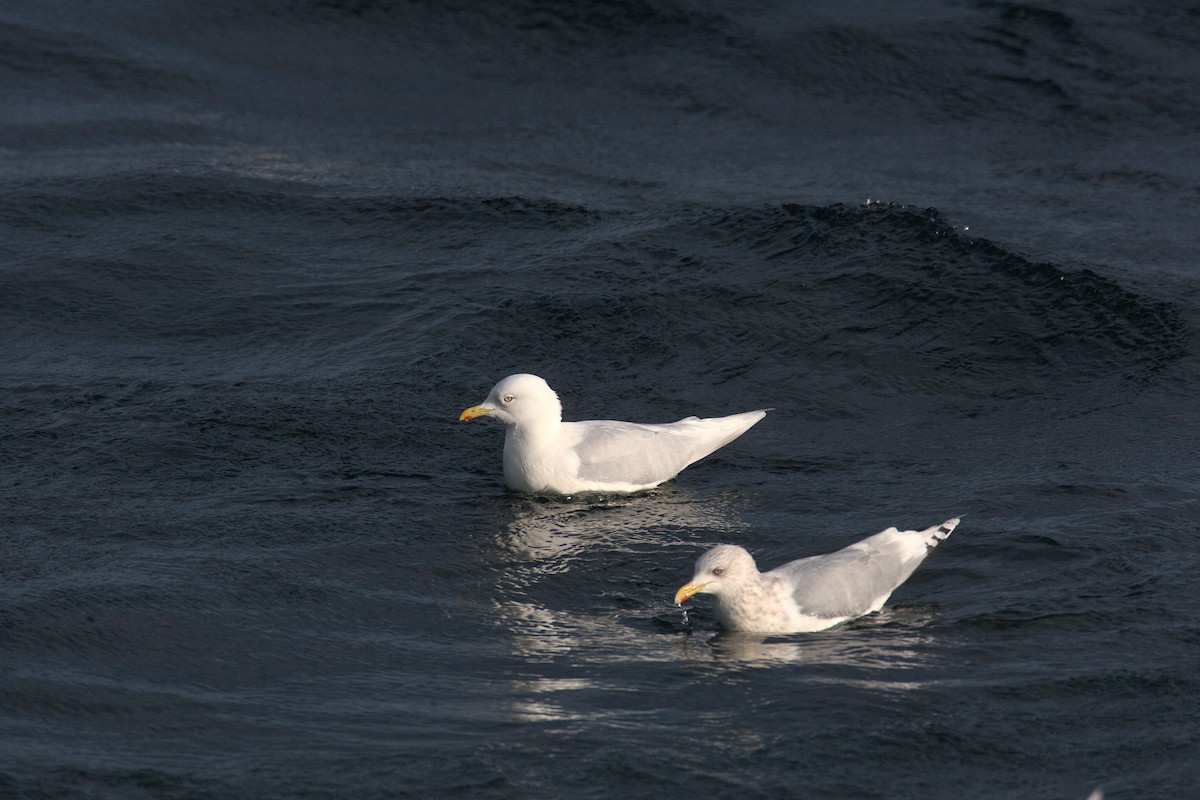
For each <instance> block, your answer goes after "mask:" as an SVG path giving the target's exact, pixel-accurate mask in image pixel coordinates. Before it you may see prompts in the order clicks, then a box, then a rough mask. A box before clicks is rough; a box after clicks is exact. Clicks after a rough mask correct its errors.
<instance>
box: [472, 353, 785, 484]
mask: <svg viewBox="0 0 1200 800" xmlns="http://www.w3.org/2000/svg"><path fill="white" fill-rule="evenodd" d="M766 413H767V412H766V410H761V411H747V412H745V413H743V414H732V415H730V416H728V417H714V418H711V419H700V418H698V417H687V418H686V419H681V420H679V421H678V422H670V423H664V424H657V425H649V424H642V423H638V422H618V421H616V420H607V419H589V420H582V421H579V422H563V418H562V404H561V403H560V402H559V400H558V395H557V394H555V392H554V390H553V389H551V388H550V386H549V384H547V383H546V381H544V380H542V379H541V378H539V377H538V376H537V375H528V374H523V373H522V374H517V375H509V376H508V377H507V378H505V379H504V380H502V381H500V382H499V383H497V384H496V386H495V387H494V388H493V389H492V392H491V394H489V395H488V397H487V399H486V400H484V401H483V402H482V403H480V404H479V405H477V406H471V407H470V408H468V409H466V410H465V411H463V412H462V414H460V415H459V417H458V418H459V420H460V421H466V420H471V419H475V418H476V417H482V416H490V417H494V418H496V419H498V420H499V421H500V422H503V423H504V426H505V428H506V429H507V430H506V431H505V434H504V482H505V483H506V484H507V485H508V488H510V489H512V490H514V491H518V492H530V493H539V494H574V493H575V492H638V491H642V490H643V489H652V488H654V487H655V486H658V485H659V484H660V483H662V482H664V481H668V480H670V479H671V478H674V477H675V476H676V475H678V474H679V473H680V472H681V471H683V469H684V467H687V466H688V465H689V464H692V463H694V462H696V461H699V460H700V459H702V458H704V457H705V456H706V455H708V454H709V453H711V452H713V451H714V450H716V449H717V448H719V447H723V446H724V445H726V444H729V443H730V442H732V441H733V440H734V439H736V438H737V437H739V436H741V435H742V434H743V433H745V432H746V431H747V430H749V428H750V426H752V425H753V424H754V423H756V422H758V421H759V420H760V419H762V418H763V417H764V416H766Z"/></svg>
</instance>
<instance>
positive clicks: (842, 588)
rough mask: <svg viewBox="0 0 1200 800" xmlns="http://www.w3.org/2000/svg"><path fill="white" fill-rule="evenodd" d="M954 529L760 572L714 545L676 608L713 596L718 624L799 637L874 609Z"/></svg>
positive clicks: (736, 550) (876, 539)
mask: <svg viewBox="0 0 1200 800" xmlns="http://www.w3.org/2000/svg"><path fill="white" fill-rule="evenodd" d="M957 525H958V519H957V518H955V519H951V520H947V521H945V522H943V523H942V524H941V525H935V526H933V527H932V528H927V529H925V530H923V531H899V530H896V529H895V528H888V529H887V530H886V531H883V532H881V533H877V534H875V535H874V536H868V537H867V538H866V539H863V540H862V541H861V542H855V543H854V544H852V545H850V546H849V547H845V548H843V549H841V550H838V551H837V552H835V553H829V554H827V555H822V556H811V557H809V558H801V559H799V560H797V561H791V562H788V563H787V564H784V565H783V566H781V567H776V568H775V569H773V570H771V571H770V572H759V571H758V567H757V566H756V565H755V563H754V558H753V557H752V556H751V555H750V554H749V553H748V552H746V550H745V548H742V547H738V546H737V545H732V544H719V545H717V546H716V547H714V548H712V549H711V550H709V551H708V552H706V553H705V554H704V555H702V556H700V558H699V559H698V560H697V561H696V571H695V574H694V576H693V577H692V580H691V581H689V582H688V583H686V584H684V585H683V586H681V587H680V589H679V591H678V592H676V593H675V603H676V604H680V603H682V602H683V601H684V600H687V599H688V598H689V597H691V596H692V595H695V594H699V593H704V594H711V595H712V596H713V601H714V609H715V611H716V614H717V619H718V620H719V621H720V623H721V625H722V626H724V627H725V628H727V629H728V630H731V631H753V632H756V633H802V632H807V631H820V630H824V629H825V628H831V627H833V626H834V625H837V624H838V623H840V622H845V621H846V620H851V619H854V618H855V617H861V616H863V615H864V614H870V613H872V612H874V611H878V610H879V609H880V608H882V607H883V604H884V603H886V602H887V599H888V598H889V597H891V596H892V592H894V591H895V590H896V587H898V586H899V585H900V584H902V583H904V582H905V581H906V580H908V577H909V576H910V575H912V574H913V572H914V571H915V570H916V568H917V567H919V566H920V565H921V562H922V561H924V560H925V557H926V556H927V555H929V553H931V552H932V551H933V549H934V548H935V547H937V546H938V545H939V544H941V543H942V542H943V541H945V539H946V537H947V536H949V535H950V532H951V531H953V530H954V528H955V526H957Z"/></svg>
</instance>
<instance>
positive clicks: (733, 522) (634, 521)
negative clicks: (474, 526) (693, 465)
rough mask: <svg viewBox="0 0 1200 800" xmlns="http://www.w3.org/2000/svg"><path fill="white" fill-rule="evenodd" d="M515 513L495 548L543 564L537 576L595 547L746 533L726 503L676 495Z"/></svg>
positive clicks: (518, 506)
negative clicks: (703, 533)
mask: <svg viewBox="0 0 1200 800" xmlns="http://www.w3.org/2000/svg"><path fill="white" fill-rule="evenodd" d="M513 511H514V518H513V520H512V521H511V522H510V523H508V525H506V526H505V527H504V530H503V531H502V532H501V533H500V535H499V544H500V545H501V546H502V547H503V548H504V549H506V550H507V551H509V552H510V553H512V554H514V555H518V556H522V557H525V558H528V559H532V560H536V561H540V562H546V563H543V564H542V565H541V566H540V567H539V571H540V572H554V571H556V570H555V564H554V563H553V562H559V563H558V565H557V566H558V568H562V566H563V564H564V563H565V562H566V561H569V560H570V559H571V558H572V557H574V556H577V555H579V554H581V553H582V552H584V551H587V550H589V549H592V548H596V547H604V548H609V549H611V548H619V547H622V546H629V545H636V544H639V543H644V542H647V541H654V542H657V543H661V544H679V543H680V540H681V538H683V537H686V536H687V535H689V534H691V533H693V532H695V531H697V530H704V531H712V532H714V533H730V532H733V533H735V535H737V534H740V532H742V531H744V530H746V528H747V526H746V524H745V523H744V522H742V521H741V519H740V518H739V516H738V515H737V513H736V512H735V510H734V509H733V508H732V506H731V503H730V501H728V500H725V499H723V498H711V497H709V498H704V499H699V498H696V497H694V496H692V495H691V494H689V493H687V492H684V491H681V490H678V489H673V490H664V491H659V492H652V493H646V494H638V495H632V496H620V495H594V496H592V497H589V498H586V499H581V500H571V499H565V500H549V499H539V498H522V499H521V500H518V501H516V502H514V504H513Z"/></svg>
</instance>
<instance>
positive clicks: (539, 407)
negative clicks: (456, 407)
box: [458, 373, 562, 427]
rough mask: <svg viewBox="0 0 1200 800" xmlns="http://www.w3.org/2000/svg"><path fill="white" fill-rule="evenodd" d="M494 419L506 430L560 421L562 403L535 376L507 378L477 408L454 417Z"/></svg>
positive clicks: (461, 418)
mask: <svg viewBox="0 0 1200 800" xmlns="http://www.w3.org/2000/svg"><path fill="white" fill-rule="evenodd" d="M483 416H489V417H495V418H496V419H498V420H500V421H501V422H503V423H504V424H505V425H508V426H509V427H513V426H515V427H522V426H527V425H532V424H535V423H544V422H546V421H548V420H552V421H554V422H560V421H561V420H562V404H561V403H560V402H558V395H557V394H555V393H554V390H553V389H551V388H550V384H548V383H546V382H545V381H544V380H542V379H541V378H539V377H538V376H537V375H529V374H526V373H519V374H517V375H509V376H508V377H507V378H505V379H504V380H502V381H500V382H499V383H497V384H496V385H495V386H494V387H492V392H491V394H489V395H488V396H487V399H486V400H484V401H483V402H482V403H480V404H479V405H477V406H471V407H470V408H468V409H466V410H465V411H463V412H462V413H461V414H459V415H458V419H459V421H466V420H469V419H475V418H476V417H483Z"/></svg>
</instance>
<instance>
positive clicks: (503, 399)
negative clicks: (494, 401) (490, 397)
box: [500, 394, 516, 403]
mask: <svg viewBox="0 0 1200 800" xmlns="http://www.w3.org/2000/svg"><path fill="white" fill-rule="evenodd" d="M515 399H516V398H515V397H513V396H512V395H511V394H506V395H504V397H501V398H500V401H501V402H503V403H511V402H512V401H513V400H515Z"/></svg>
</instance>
